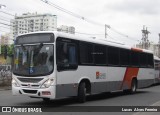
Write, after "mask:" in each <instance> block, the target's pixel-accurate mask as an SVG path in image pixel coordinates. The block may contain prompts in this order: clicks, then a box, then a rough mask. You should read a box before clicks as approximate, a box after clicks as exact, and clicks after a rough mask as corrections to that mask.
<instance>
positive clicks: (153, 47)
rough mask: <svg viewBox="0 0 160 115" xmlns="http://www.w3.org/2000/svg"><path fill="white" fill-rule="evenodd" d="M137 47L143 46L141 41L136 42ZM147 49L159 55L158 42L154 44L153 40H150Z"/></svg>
mask: <svg viewBox="0 0 160 115" xmlns="http://www.w3.org/2000/svg"><path fill="white" fill-rule="evenodd" d="M136 47H137V48H143V46H142V43H139V44H136ZM148 50H151V51H153V53H154V55H155V56H158V57H159V52H160V51H159V44H154V43H153V42H150V43H149V45H148Z"/></svg>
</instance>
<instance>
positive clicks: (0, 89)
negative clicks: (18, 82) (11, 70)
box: [0, 86, 12, 91]
mask: <svg viewBox="0 0 160 115" xmlns="http://www.w3.org/2000/svg"><path fill="white" fill-rule="evenodd" d="M11 89H12V87H11V86H6V87H1V86H0V91H5V90H11Z"/></svg>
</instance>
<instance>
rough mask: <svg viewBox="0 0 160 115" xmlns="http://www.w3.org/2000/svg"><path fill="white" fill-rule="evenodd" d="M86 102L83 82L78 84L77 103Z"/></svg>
mask: <svg viewBox="0 0 160 115" xmlns="http://www.w3.org/2000/svg"><path fill="white" fill-rule="evenodd" d="M85 101H86V87H85V82H82V83H80V85H79V88H78V102H80V103H84V102H85Z"/></svg>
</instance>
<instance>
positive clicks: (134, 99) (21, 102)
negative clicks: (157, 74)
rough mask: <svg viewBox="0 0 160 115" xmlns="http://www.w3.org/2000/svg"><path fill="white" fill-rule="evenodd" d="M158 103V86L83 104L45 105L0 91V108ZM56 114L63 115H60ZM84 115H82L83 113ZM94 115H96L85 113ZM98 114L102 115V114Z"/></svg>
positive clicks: (72, 101) (69, 101)
mask: <svg viewBox="0 0 160 115" xmlns="http://www.w3.org/2000/svg"><path fill="white" fill-rule="evenodd" d="M159 101H160V85H157V86H152V87H149V88H144V89H138V92H137V93H136V94H133V95H130V94H124V93H123V92H115V93H112V94H108V95H106V94H99V95H93V96H88V97H87V102H86V103H83V104H79V103H77V101H76V99H75V98H67V99H58V100H52V101H51V102H50V103H45V102H43V101H42V99H37V98H30V97H27V96H12V93H11V90H5V91H0V106H32V105H33V106H39V105H41V106H46V105H49V106H48V108H47V109H48V110H52V109H53V108H55V107H58V108H61V107H63V106H150V105H154V104H155V103H157V102H159ZM74 113H75V114H77V115H79V113H77V112H73V113H72V112H69V113H68V114H74ZM58 114H65V115H66V113H60V112H58ZM83 114H84V113H83ZM86 114H87V115H89V114H92V115H93V114H96V113H92V112H90V113H86ZM100 114H103V113H102V112H101V113H100ZM111 114H113V115H115V114H122V115H125V114H126V115H128V114H130V115H132V114H135V113H134V112H129V113H128V112H126V113H122V112H121V113H118V112H117V113H112V112H111Z"/></svg>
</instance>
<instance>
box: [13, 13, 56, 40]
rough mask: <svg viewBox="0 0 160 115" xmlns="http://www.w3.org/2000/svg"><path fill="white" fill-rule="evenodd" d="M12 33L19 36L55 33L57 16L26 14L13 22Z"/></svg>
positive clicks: (16, 17)
mask: <svg viewBox="0 0 160 115" xmlns="http://www.w3.org/2000/svg"><path fill="white" fill-rule="evenodd" d="M11 25H12V26H11V33H12V37H13V38H15V37H16V36H17V35H20V34H24V33H29V32H36V31H53V30H56V28H57V16H56V15H52V14H37V13H25V14H22V16H15V19H13V20H11Z"/></svg>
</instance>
